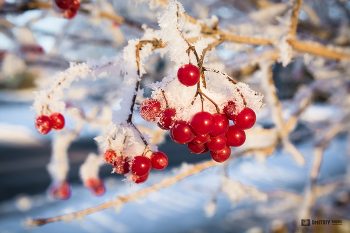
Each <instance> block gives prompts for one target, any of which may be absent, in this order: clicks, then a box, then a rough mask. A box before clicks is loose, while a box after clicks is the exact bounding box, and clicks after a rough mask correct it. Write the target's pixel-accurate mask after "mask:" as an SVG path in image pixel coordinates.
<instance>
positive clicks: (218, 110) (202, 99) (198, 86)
mask: <svg viewBox="0 0 350 233" xmlns="http://www.w3.org/2000/svg"><path fill="white" fill-rule="evenodd" d="M197 95H200V96H201V101H202V111H204V107H203V101H204V98H203V96H204V97H205V98H207V100H209V101H210V102H212V104H214V106H215V108H216V111H217V113H218V114H219V115H220V109H219V106H218V105H217V104H216V103H215V101H214V100H212V99H210V98H209V96H207V95H206V94H204V93H203V92H202V90H201V88H200V84H199V82H198V83H197V91H196V94H195V95H194V99H193V101H192V103H191V104H192V105H193V104H194V101H195V100H196V97H197Z"/></svg>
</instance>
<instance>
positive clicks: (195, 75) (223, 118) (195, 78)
mask: <svg viewBox="0 0 350 233" xmlns="http://www.w3.org/2000/svg"><path fill="white" fill-rule="evenodd" d="M200 76H201V74H200V71H199V69H198V68H197V67H196V66H194V65H192V64H187V65H183V66H182V67H180V69H179V70H178V73H177V77H178V80H179V82H180V83H181V84H183V85H185V86H187V87H189V86H194V85H196V84H198V82H199V80H200ZM140 115H141V117H142V118H143V119H145V120H146V121H149V122H155V121H158V126H159V127H160V128H162V129H164V130H170V137H171V139H172V140H173V141H174V142H176V143H179V144H186V143H187V147H188V148H189V150H190V151H191V152H192V153H196V154H205V153H207V152H208V151H209V150H210V154H211V157H212V158H213V159H214V160H215V161H216V162H224V161H226V160H227V159H228V158H229V157H230V155H231V148H230V147H239V146H241V145H243V143H244V142H245V140H246V135H245V132H244V130H246V129H250V128H251V127H253V125H254V124H255V121H256V115H255V112H254V111H253V110H252V109H251V108H248V107H245V108H244V109H243V110H242V111H240V112H239V113H237V109H236V105H235V102H234V101H228V102H227V104H226V105H225V106H224V107H223V109H221V110H220V111H218V113H215V114H211V113H209V112H206V111H204V110H203V109H202V111H200V112H197V113H196V114H194V115H193V116H192V119H191V120H190V121H189V122H186V121H183V120H177V119H176V109H175V108H170V107H169V106H168V104H167V106H166V108H165V109H162V107H161V104H160V102H159V101H158V100H155V99H146V100H145V101H143V102H142V104H141V106H140ZM229 120H232V121H233V123H234V124H233V125H231V126H230V123H229Z"/></svg>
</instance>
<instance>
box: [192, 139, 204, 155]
mask: <svg viewBox="0 0 350 233" xmlns="http://www.w3.org/2000/svg"><path fill="white" fill-rule="evenodd" d="M187 147H188V149H190V151H191V153H196V154H200V153H202V152H203V151H204V150H205V149H206V148H207V147H206V146H205V144H194V143H193V142H192V141H191V142H189V143H187Z"/></svg>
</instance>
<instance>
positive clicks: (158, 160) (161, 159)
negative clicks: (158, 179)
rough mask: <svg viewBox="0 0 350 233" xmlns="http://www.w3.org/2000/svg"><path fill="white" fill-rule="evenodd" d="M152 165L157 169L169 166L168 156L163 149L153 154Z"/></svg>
mask: <svg viewBox="0 0 350 233" xmlns="http://www.w3.org/2000/svg"><path fill="white" fill-rule="evenodd" d="M151 163H152V167H153V168H154V169H156V170H163V169H164V168H166V167H167V166H168V157H167V156H166V155H165V154H164V153H163V152H161V151H157V152H155V153H154V154H152V155H151Z"/></svg>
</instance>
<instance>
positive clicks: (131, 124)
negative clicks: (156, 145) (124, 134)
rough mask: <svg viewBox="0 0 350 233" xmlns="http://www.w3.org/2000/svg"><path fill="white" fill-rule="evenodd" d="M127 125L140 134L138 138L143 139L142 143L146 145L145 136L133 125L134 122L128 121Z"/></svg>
mask: <svg viewBox="0 0 350 233" xmlns="http://www.w3.org/2000/svg"><path fill="white" fill-rule="evenodd" d="M129 125H130V126H131V127H133V128H134V129H135V130H136V131H137V133H138V134H139V135H140V138H141V140H142V141H143V143H144V144H145V146H148V142H147V141H146V139H145V137H144V136H143V135H142V133H141V132H140V130H139V129H138V128H137V127H136V126H135V125H134V123H129Z"/></svg>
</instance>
